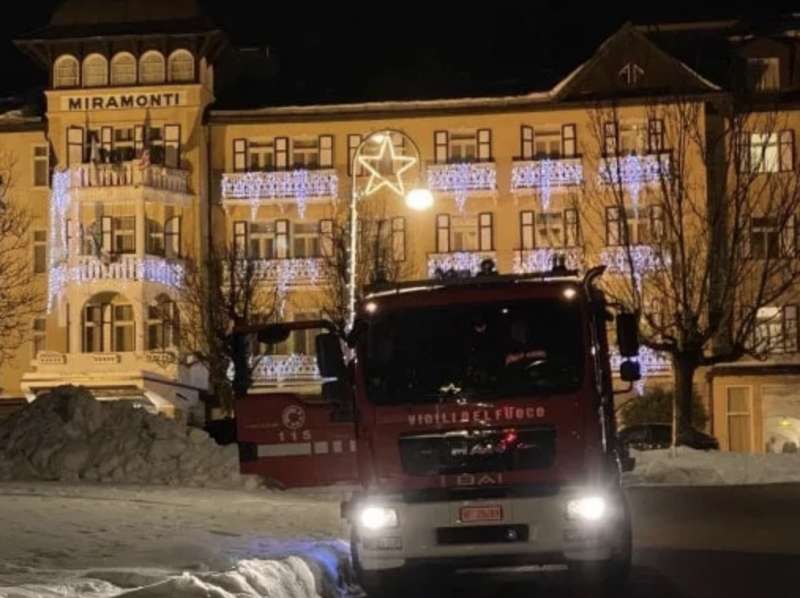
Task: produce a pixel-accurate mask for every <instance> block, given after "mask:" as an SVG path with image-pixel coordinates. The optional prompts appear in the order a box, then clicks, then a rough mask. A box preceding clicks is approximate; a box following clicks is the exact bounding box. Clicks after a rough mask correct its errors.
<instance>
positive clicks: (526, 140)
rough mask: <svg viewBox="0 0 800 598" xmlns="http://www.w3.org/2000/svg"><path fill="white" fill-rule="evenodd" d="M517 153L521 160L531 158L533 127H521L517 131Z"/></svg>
mask: <svg viewBox="0 0 800 598" xmlns="http://www.w3.org/2000/svg"><path fill="white" fill-rule="evenodd" d="M519 145H520V147H519V153H520V157H521V158H522V159H523V160H531V159H532V158H533V127H529V126H527V125H522V126H521V127H520V129H519Z"/></svg>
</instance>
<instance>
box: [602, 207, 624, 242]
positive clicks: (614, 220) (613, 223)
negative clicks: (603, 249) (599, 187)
mask: <svg viewBox="0 0 800 598" xmlns="http://www.w3.org/2000/svg"><path fill="white" fill-rule="evenodd" d="M619 212H620V210H619V208H618V207H608V208H606V245H607V246H609V247H614V246H618V245H620V244H621V243H622V239H621V235H620V230H621V229H620V224H621V223H620V213H619Z"/></svg>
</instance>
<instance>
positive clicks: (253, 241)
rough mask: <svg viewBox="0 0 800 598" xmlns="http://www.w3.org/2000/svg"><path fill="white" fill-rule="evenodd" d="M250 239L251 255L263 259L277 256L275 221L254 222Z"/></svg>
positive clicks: (251, 225) (251, 226)
mask: <svg viewBox="0 0 800 598" xmlns="http://www.w3.org/2000/svg"><path fill="white" fill-rule="evenodd" d="M249 239H250V240H249V243H250V255H249V257H251V258H253V259H263V260H270V259H272V258H274V257H275V223H273V222H252V223H251V224H250V237H249Z"/></svg>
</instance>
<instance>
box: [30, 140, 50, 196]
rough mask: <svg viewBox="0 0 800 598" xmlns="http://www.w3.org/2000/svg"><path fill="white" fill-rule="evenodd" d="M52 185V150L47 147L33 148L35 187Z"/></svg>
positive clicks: (38, 146)
mask: <svg viewBox="0 0 800 598" xmlns="http://www.w3.org/2000/svg"><path fill="white" fill-rule="evenodd" d="M49 184H50V148H49V147H48V146H46V145H35V146H34V147H33V186H34V187H47V186H48V185H49Z"/></svg>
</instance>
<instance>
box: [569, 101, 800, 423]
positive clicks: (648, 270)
mask: <svg viewBox="0 0 800 598" xmlns="http://www.w3.org/2000/svg"><path fill="white" fill-rule="evenodd" d="M623 113H624V114H623ZM623 116H624V117H625V119H628V122H631V119H639V120H640V121H641V122H644V123H647V124H646V126H645V128H644V129H643V130H642V131H641V136H640V140H638V141H637V134H636V132H634V133H632V136H631V137H630V139H631V140H632V142H633V146H632V147H627V148H626V147H622V144H621V141H620V136H621V133H620V129H619V127H620V123H621V122H625V120H623V118H622V117H623ZM589 121H590V130H591V133H592V134H591V137H592V139H591V140H590V146H591V147H588V148H586V149H585V151H584V153H585V154H586V156H587V163H588V164H589V169H588V172H589V173H591V174H588V175H587V177H586V180H587V193H586V198H585V200H584V201H585V202H586V206H585V209H588V210H589V211H590V212H594V213H593V217H590V218H585V219H584V223H585V227H586V228H588V229H590V230H587V234H586V242H587V244H589V245H593V246H595V247H602V246H603V245H606V248H605V249H603V252H604V256H603V259H604V261H605V262H606V263H607V264H609V265H610V268H609V269H610V270H611V274H612V275H611V276H609V277H607V280H606V289H607V292H608V293H609V295H610V296H611V298H612V299H613V300H614V301H616V302H618V303H619V304H621V305H622V306H624V307H625V308H626V309H627V310H630V311H632V312H634V313H636V314H638V315H639V317H640V322H641V327H642V340H643V343H644V345H645V346H647V347H649V348H651V349H653V350H655V351H660V352H664V353H667V354H668V355H669V356H670V358H671V362H672V366H673V378H674V385H675V391H676V392H675V396H676V407H677V422H676V423H677V426H676V434H677V433H678V431H680V432H683V431H685V430H687V429H688V428H690V426H691V421H692V390H693V383H694V377H695V373H696V372H697V370H698V368H701V367H705V366H713V365H715V364H719V363H723V362H733V361H736V360H738V359H741V358H742V357H745V356H752V357H756V358H764V357H765V356H766V355H768V354H769V351H770V350H771V348H772V347H771V346H770V344H769V343H765V342H758V341H756V342H754V340H753V339H754V337H755V336H756V335H755V334H754V333H755V331H756V323H757V320H758V317H759V313H760V312H761V310H762V308H764V307H766V306H774V305H781V304H783V303H785V302H786V301H787V300H788V299H790V297H791V295H792V293H793V291H794V289H795V287H796V285H797V283H798V282H800V259H798V257H800V253H798V250H800V247H798V246H797V236H796V235H797V231H796V229H795V224H794V223H795V215H796V214H798V208H800V183H799V182H798V177H797V166H796V161H795V158H794V155H793V153H794V151H793V138H790V136H791V133H788V132H787V131H788V130H789V128H788V127H787V125H786V118H785V115H782V114H781V113H779V112H778V111H776V110H761V109H757V108H754V107H751V106H746V105H744V104H742V103H741V102H737V101H734V100H732V99H731V98H730V97H717V98H714V99H713V100H712V101H709V99H708V98H692V97H677V96H676V97H670V98H666V99H662V100H660V101H658V102H651V103H648V104H647V105H646V106H644V107H643V108H640V109H638V113H637V109H635V108H630V107H628V108H624V109H622V108H620V107H618V106H605V107H597V108H595V109H593V110H591V111H590V114H589ZM637 144H638V145H637ZM598 225H600V226H599V227H598ZM592 226H595V229H594V230H591V227H592ZM759 226H760V227H762V229H763V234H762V235H761V236H760V237H759V236H754V233H755V232H756V231H757V227H759ZM612 245H614V246H612Z"/></svg>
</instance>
